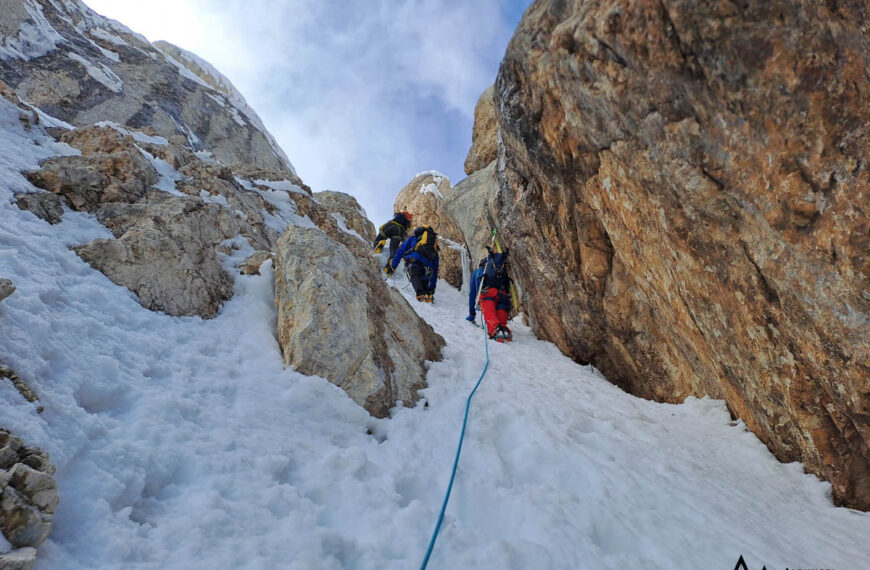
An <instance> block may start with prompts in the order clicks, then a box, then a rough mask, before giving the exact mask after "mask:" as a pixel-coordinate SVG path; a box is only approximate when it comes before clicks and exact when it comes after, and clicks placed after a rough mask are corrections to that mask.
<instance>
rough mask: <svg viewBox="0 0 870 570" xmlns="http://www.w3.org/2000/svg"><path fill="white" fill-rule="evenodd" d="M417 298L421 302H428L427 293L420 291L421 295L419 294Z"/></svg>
mask: <svg viewBox="0 0 870 570" xmlns="http://www.w3.org/2000/svg"><path fill="white" fill-rule="evenodd" d="M417 300H418V301H420V302H421V303H425V302H426V293H420V294H419V295H417Z"/></svg>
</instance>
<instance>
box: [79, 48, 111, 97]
mask: <svg viewBox="0 0 870 570" xmlns="http://www.w3.org/2000/svg"><path fill="white" fill-rule="evenodd" d="M67 56H69V58H70V59H71V60H73V61H75V62H78V63H80V64H81V65H82V66H84V68H85V71H87V72H88V75H90V76H91V78H92V79H94V80H95V81H97V82H98V83H100V84H102V85H103V86H104V87H106V88H107V89H109V90H110V91H113V92H115V93H120V92H121V90H122V89H123V87H124V82H123V81H122V80H121V78H120V77H118V76H117V75H115V73H114V72H113V71H112V70H111V69H109V68H108V67H106V66H105V65H103V64H102V63H99V64H97V65H94V64H93V63H91V62H90V61H88V60H86V59H85V58H83V57H82V56H80V55H79V54H77V53H74V52H69V53H67Z"/></svg>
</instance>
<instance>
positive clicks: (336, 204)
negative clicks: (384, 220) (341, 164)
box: [314, 190, 377, 243]
mask: <svg viewBox="0 0 870 570" xmlns="http://www.w3.org/2000/svg"><path fill="white" fill-rule="evenodd" d="M314 199H315V200H317V201H318V202H320V204H321V205H323V207H324V208H326V209H327V210H329V211H330V212H331V213H332V214H333V215H339V216H341V218H340V219H341V220H343V222H344V224H345V226H346V228H345V229H347V230H351V231H354V232H356V233H357V235H359V237H360V238H361V239H362V240H363V241H365V242H367V243H371V242H372V241H374V239H375V235H377V231H376V230H375V225H374V224H373V223H372V222H371V221H370V220H369V219H368V218H367V217H366V216H365V212H364V211H363V209H362V207H360V205H359V202H357V201H356V198H354V197H353V196H351V195H350V194H345V193H344V192H334V191H331V190H326V191H324V192H317V193H316V194H314Z"/></svg>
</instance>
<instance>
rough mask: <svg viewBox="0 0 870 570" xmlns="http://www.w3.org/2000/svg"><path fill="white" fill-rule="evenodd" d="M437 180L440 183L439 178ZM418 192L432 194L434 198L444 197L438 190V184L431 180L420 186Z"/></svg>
mask: <svg viewBox="0 0 870 570" xmlns="http://www.w3.org/2000/svg"><path fill="white" fill-rule="evenodd" d="M438 182H439V183H440V180H439V181H438ZM420 194H432V195H434V196H435V197H436V198H440V199H444V196H443V195H442V194H441V192H440V191H439V190H438V186H436V185H435V184H432V183H431V182H430V183H429V184H424V185H423V186H421V187H420Z"/></svg>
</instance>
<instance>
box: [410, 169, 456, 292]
mask: <svg viewBox="0 0 870 570" xmlns="http://www.w3.org/2000/svg"><path fill="white" fill-rule="evenodd" d="M449 191H450V180H449V179H448V178H447V177H446V176H444V175H443V174H438V173H436V172H424V173H422V174H418V175H417V176H415V177H414V179H413V180H411V182H409V183H408V185H407V186H405V187H404V188H402V191H401V192H399V195H398V196H396V201H395V204H394V205H393V209H394V211H396V212H400V211H408V212H410V213H411V214H413V215H414V221H413V224H412V225H411V228H410V230H411V231H413V229H414V228H415V227H419V226H432V228H433V229H434V230H435V231H436V232H437V233H438V235H439V254H438V257H439V268H438V278H439V279H444V280H445V281H447V282H448V283H450V284H451V285H453V286H454V287H457V288H459V287H462V253H461V249H462V248H463V247H464V244H465V237H464V236H463V235H462V230H460V229H459V226H457V225H456V223H455V222H454V221H453V219H452V218H451V217H450V216H449V215H447V214H446V212H445V211H444V196H445V194H447V193H449ZM409 235H410V232H409ZM445 240H449V241H451V242H453V243H454V244H456V245H454V246H452V247H451V244H449V243H448V242H447V241H445ZM457 248H458V249H457Z"/></svg>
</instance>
